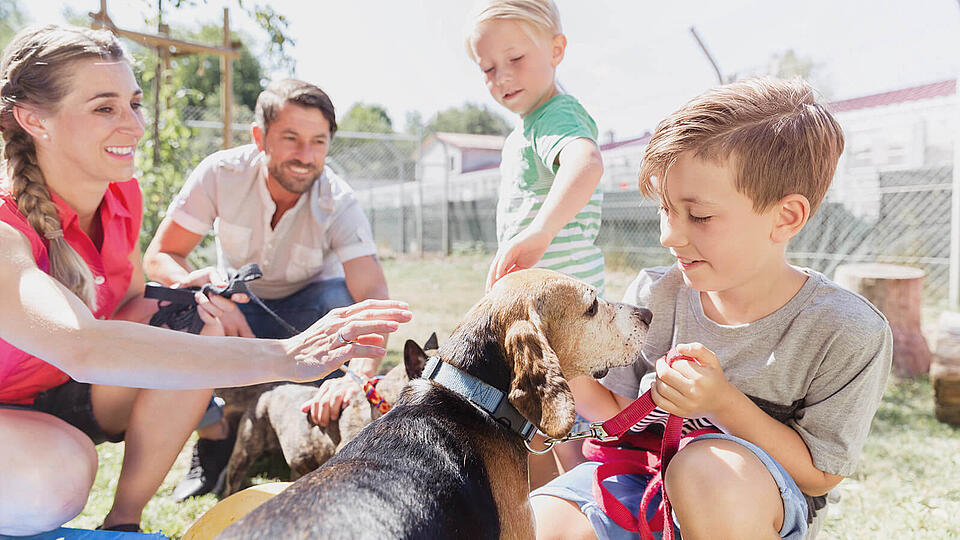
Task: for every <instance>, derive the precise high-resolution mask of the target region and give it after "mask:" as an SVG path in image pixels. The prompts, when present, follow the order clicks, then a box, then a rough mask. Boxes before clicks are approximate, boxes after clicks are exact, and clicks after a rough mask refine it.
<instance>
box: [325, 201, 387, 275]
mask: <svg viewBox="0 0 960 540" xmlns="http://www.w3.org/2000/svg"><path fill="white" fill-rule="evenodd" d="M338 205H339V208H338V210H337V213H336V214H335V215H334V217H333V221H332V222H331V223H330V226H329V228H328V229H327V240H328V242H329V244H328V245H329V249H330V250H331V251H333V253H334V254H336V256H337V258H338V259H340V262H346V261H349V260H351V259H356V258H358V257H365V256H368V255H376V254H377V245H376V244H375V243H374V241H373V232H372V231H371V230H370V222H369V221H367V216H366V215H364V213H363V210H362V209H361V208H360V205H359V204H357V201H356V199H354V198H353V196H352V194H348V195H346V196H344V197H343V198H342V199H341V200H340V201H338Z"/></svg>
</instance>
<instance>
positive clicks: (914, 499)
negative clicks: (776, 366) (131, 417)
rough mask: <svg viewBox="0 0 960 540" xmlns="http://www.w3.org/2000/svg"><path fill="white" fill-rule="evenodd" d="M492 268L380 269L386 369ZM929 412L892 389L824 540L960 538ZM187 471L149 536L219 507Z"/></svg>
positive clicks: (179, 468)
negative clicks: (395, 321)
mask: <svg viewBox="0 0 960 540" xmlns="http://www.w3.org/2000/svg"><path fill="white" fill-rule="evenodd" d="M489 259H490V256H489V255H460V256H456V257H451V258H447V259H440V258H425V259H417V258H412V257H411V258H407V257H404V258H397V259H387V260H385V261H384V270H385V272H386V275H387V282H388V284H389V285H390V294H391V296H392V297H393V298H397V299H401V300H405V301H407V302H409V304H410V307H411V308H412V310H413V312H414V320H413V321H412V322H410V323H409V324H407V325H404V327H403V328H401V329H400V330H399V331H398V332H397V333H396V334H395V335H394V336H393V337H392V338H391V340H390V344H389V348H388V351H389V352H388V356H387V359H386V363H388V364H391V365H392V364H395V363H396V362H398V361H399V359H400V354H401V350H402V347H403V342H404V340H406V339H414V340H416V341H418V342H420V343H422V342H423V341H424V340H426V339H427V337H428V336H429V335H430V332H433V331H436V332H437V334H438V336H439V337H440V338H441V340H443V339H444V338H446V337H447V336H448V335H449V334H450V331H451V330H452V329H453V327H454V325H455V324H456V323H457V321H459V319H460V318H461V317H462V316H463V314H464V313H466V311H467V309H469V307H470V306H471V305H473V303H474V302H476V301H477V300H478V299H479V298H480V296H481V295H482V293H483V280H484V279H485V276H486V272H487V264H488V262H489ZM634 274H635V273H634V272H618V271H608V272H607V284H606V288H607V296H608V297H609V298H615V299H619V298H620V296H621V295H622V294H623V291H624V290H625V289H626V287H627V285H628V284H629V283H630V280H631V279H632V278H633V277H634ZM932 410H933V391H932V389H931V387H930V383H929V381H928V380H927V379H918V380H915V381H909V382H900V381H891V382H890V384H889V387H888V389H887V393H886V395H885V396H884V400H883V403H882V404H881V406H880V410H879V412H878V413H877V416H876V418H875V419H874V422H873V428H872V430H871V432H870V437H869V439H868V440H867V445H866V448H865V449H864V454H863V459H862V460H861V462H860V468H859V470H858V471H857V473H856V474H855V475H854V476H853V477H851V478H848V479H846V480H844V481H843V482H842V483H841V484H840V486H839V487H838V488H837V489H836V490H835V493H836V494H838V495H839V499H840V500H839V502H837V503H836V504H833V505H831V506H830V513H829V518H828V521H827V523H826V525H825V528H824V531H823V532H822V533H821V535H820V536H819V538H825V539H861V538H878V539H879V538H911V539H912V538H918V539H921V538H922V539H937V540H940V539H947V538H960V429H958V428H954V427H950V426H947V425H944V424H941V423H939V422H937V421H936V420H935V419H934V417H933V413H932ZM187 448H189V446H188V447H187ZM97 451H98V453H99V455H100V470H99V473H98V474H97V480H96V482H95V484H94V488H93V491H92V493H91V495H90V500H89V501H88V503H87V507H86V508H85V509H84V512H83V513H82V514H81V515H80V516H78V517H77V518H76V519H74V520H73V521H71V522H70V523H69V524H68V526H72V527H84V528H93V527H95V526H97V525H98V524H99V523H100V522H101V521H102V519H103V516H104V515H106V513H107V510H108V509H109V507H110V504H111V500H112V497H113V490H114V488H115V486H116V477H117V474H118V473H119V470H120V460H121V457H122V451H123V445H122V443H121V444H110V443H105V444H102V445H100V446H99V447H98V448H97ZM189 461H190V456H189V455H188V453H187V452H186V451H185V452H182V453H181V454H180V457H179V458H178V459H177V463H176V464H175V466H174V468H173V470H172V471H171V472H170V474H169V475H168V476H167V479H166V481H165V482H164V484H163V486H161V488H160V491H159V492H158V493H157V495H156V496H155V497H154V498H153V499H152V500H151V501H150V504H149V505H147V508H146V512H145V513H144V518H143V526H144V529H145V530H148V531H160V530H162V531H163V532H164V533H165V534H167V535H168V536H170V537H171V538H179V537H180V536H181V535H182V534H183V533H184V532H185V531H186V530H187V528H189V526H190V524H192V523H193V521H194V520H195V519H197V518H198V517H199V516H200V515H202V514H203V512H205V511H206V510H207V509H209V508H210V507H212V506H213V505H214V504H216V502H217V501H216V498H215V497H213V496H212V495H206V496H204V497H201V498H199V499H194V500H191V501H188V502H185V503H180V504H178V503H175V502H173V500H172V498H171V492H172V491H173V486H174V485H175V484H176V482H177V480H178V479H179V478H180V477H181V476H182V475H183V473H184V472H185V470H186V468H187V466H188V465H189ZM274 474H276V473H274ZM269 480H270V478H268V477H263V478H262V481H269Z"/></svg>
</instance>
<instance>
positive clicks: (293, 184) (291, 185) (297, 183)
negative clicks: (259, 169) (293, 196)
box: [267, 161, 323, 194]
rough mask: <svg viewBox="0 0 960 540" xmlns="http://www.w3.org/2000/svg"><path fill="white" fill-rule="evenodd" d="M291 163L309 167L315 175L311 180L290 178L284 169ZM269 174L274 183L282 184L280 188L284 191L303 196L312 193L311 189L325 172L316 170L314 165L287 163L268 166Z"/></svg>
mask: <svg viewBox="0 0 960 540" xmlns="http://www.w3.org/2000/svg"><path fill="white" fill-rule="evenodd" d="M291 163H292V164H294V165H297V166H300V167H308V168H310V169H313V170H314V172H315V175H314V176H313V177H312V178H311V179H310V180H297V179H294V178H290V177H289V176H288V175H287V173H286V170H285V169H284V167H286V166H287V165H288V164H291ZM267 173H268V174H269V175H270V178H273V179H274V181H276V182H277V183H278V184H280V187H282V188H283V189H285V190H287V191H289V192H290V193H297V194H302V193H306V192H308V191H310V188H311V187H313V184H314V182H316V181H317V179H319V178H320V176H321V175H322V174H323V170H316V168H315V167H314V166H313V165H304V164H302V163H300V162H296V161H285V162H283V163H281V164H279V165H269V166H267Z"/></svg>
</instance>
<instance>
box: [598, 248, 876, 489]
mask: <svg viewBox="0 0 960 540" xmlns="http://www.w3.org/2000/svg"><path fill="white" fill-rule="evenodd" d="M801 270H802V271H803V272H804V273H806V274H807V275H808V276H809V278H808V279H807V281H806V282H805V283H804V285H803V287H801V288H800V291H799V292H797V294H796V295H795V296H794V297H793V298H792V299H791V300H790V301H789V302H787V303H786V305H784V306H783V307H781V308H780V309H778V310H777V311H775V312H774V313H772V314H770V315H768V316H766V317H764V318H762V319H760V320H757V321H754V322H752V323H748V324H741V325H735V326H725V325H720V324H717V323H715V322H713V321H712V320H710V319H708V318H707V317H706V315H704V312H703V306H702V304H701V303H700V294H699V292H698V291H696V290H693V289H691V288H690V287H688V286H687V285H686V284H684V282H683V277H682V276H681V274H680V271H679V270H678V269H677V267H676V265H674V266H671V267H669V268H667V267H662V268H651V269H647V270H644V271H642V272H640V275H639V276H637V279H636V280H634V282H633V283H632V284H631V285H630V287H629V288H628V289H627V292H626V293H625V294H624V301H625V302H628V303H631V304H635V305H639V306H644V307H647V308H648V309H650V310H651V311H652V312H653V321H652V322H651V325H650V330H649V332H648V333H647V338H646V342H645V343H644V345H643V357H644V360H645V361H644V362H638V363H636V364H634V365H633V366H627V367H624V368H617V369H614V370H611V371H610V373H609V374H608V375H607V376H606V377H605V378H604V379H603V380H602V381H601V382H602V383H603V384H604V386H606V387H607V388H609V389H610V390H612V391H613V392H616V393H617V394H620V395H622V396H624V397H628V398H631V399H633V398H636V397H638V396H639V395H640V394H642V393H643V392H646V391H647V390H648V389H649V388H650V384H651V382H652V381H653V380H654V378H655V377H656V374H655V373H654V371H653V365H654V362H656V360H657V359H658V358H660V357H661V356H663V355H665V354H666V353H667V351H668V350H669V349H670V348H671V347H672V346H674V345H675V344H678V343H690V342H695V341H696V342H700V343H702V344H703V345H704V346H706V347H707V348H709V349H710V350H711V351H713V352H714V353H716V355H717V358H719V360H720V365H721V366H723V372H724V375H725V376H726V377H727V380H729V381H730V382H731V383H733V385H734V386H736V387H737V388H738V389H739V390H740V391H741V392H743V393H744V394H746V395H747V396H748V397H750V399H752V400H753V402H754V403H756V404H757V405H758V406H759V407H760V408H761V409H762V410H763V411H764V412H766V413H767V414H768V415H770V416H771V417H773V418H775V419H776V420H778V421H780V422H782V423H784V424H786V425H788V426H790V427H791V428H793V429H794V430H796V431H797V433H799V434H800V436H801V437H802V438H803V441H804V442H805V443H806V445H807V448H809V449H810V454H811V456H813V464H814V465H815V466H816V467H817V468H818V469H820V470H821V471H824V472H827V473H831V474H836V475H840V476H849V475H850V474H852V473H853V472H854V470H855V468H856V465H857V461H858V459H859V457H860V451H861V449H862V448H863V444H864V441H865V440H866V438H867V433H868V431H869V429H870V421H871V419H872V418H873V415H874V413H875V412H876V410H877V407H878V406H879V404H880V398H881V397H882V395H883V391H884V388H885V386H886V380H887V375H888V374H889V371H890V363H891V359H892V351H893V336H892V334H891V332H890V326H889V325H888V324H887V320H886V318H884V316H883V315H882V314H881V313H880V312H879V311H878V310H877V309H876V308H875V307H873V305H872V304H870V302H868V301H867V300H865V299H864V298H863V297H861V296H859V295H857V294H855V293H852V292H850V291H848V290H846V289H843V288H841V287H840V286H839V285H837V284H836V283H833V282H832V281H830V280H829V279H827V278H826V277H825V276H823V274H820V273H818V272H816V271H813V270H809V269H801ZM661 413H662V411H661ZM663 414H664V416H665V413H663ZM692 425H693V423H692V422H691V423H690V425H689V426H685V427H691V426H692Z"/></svg>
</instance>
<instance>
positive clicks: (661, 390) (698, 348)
mask: <svg viewBox="0 0 960 540" xmlns="http://www.w3.org/2000/svg"><path fill="white" fill-rule="evenodd" d="M677 352H678V353H679V354H681V355H683V356H689V357H691V358H694V359H696V362H691V361H689V360H685V359H679V360H677V361H675V362H674V363H673V365H672V366H671V365H669V364H668V363H667V360H666V357H661V358H660V359H659V360H657V364H656V369H657V380H655V381H654V382H653V384H652V385H651V396H652V397H653V402H654V403H656V404H657V406H658V407H660V408H661V409H663V410H665V411H667V412H668V413H671V414H676V415H677V416H682V417H684V418H703V417H706V418H708V419H713V418H714V417H716V416H717V415H718V413H719V412H722V410H723V408H724V407H726V406H727V405H728V404H730V403H731V402H732V399H731V397H732V394H731V392H738V390H737V389H736V387H734V386H733V385H732V384H730V382H729V381H728V380H727V378H726V376H724V374H723V368H721V367H720V361H719V360H718V359H717V355H715V354H714V353H713V351H711V350H710V349H708V348H706V347H704V346H703V345H701V344H699V343H689V344H683V345H677Z"/></svg>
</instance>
